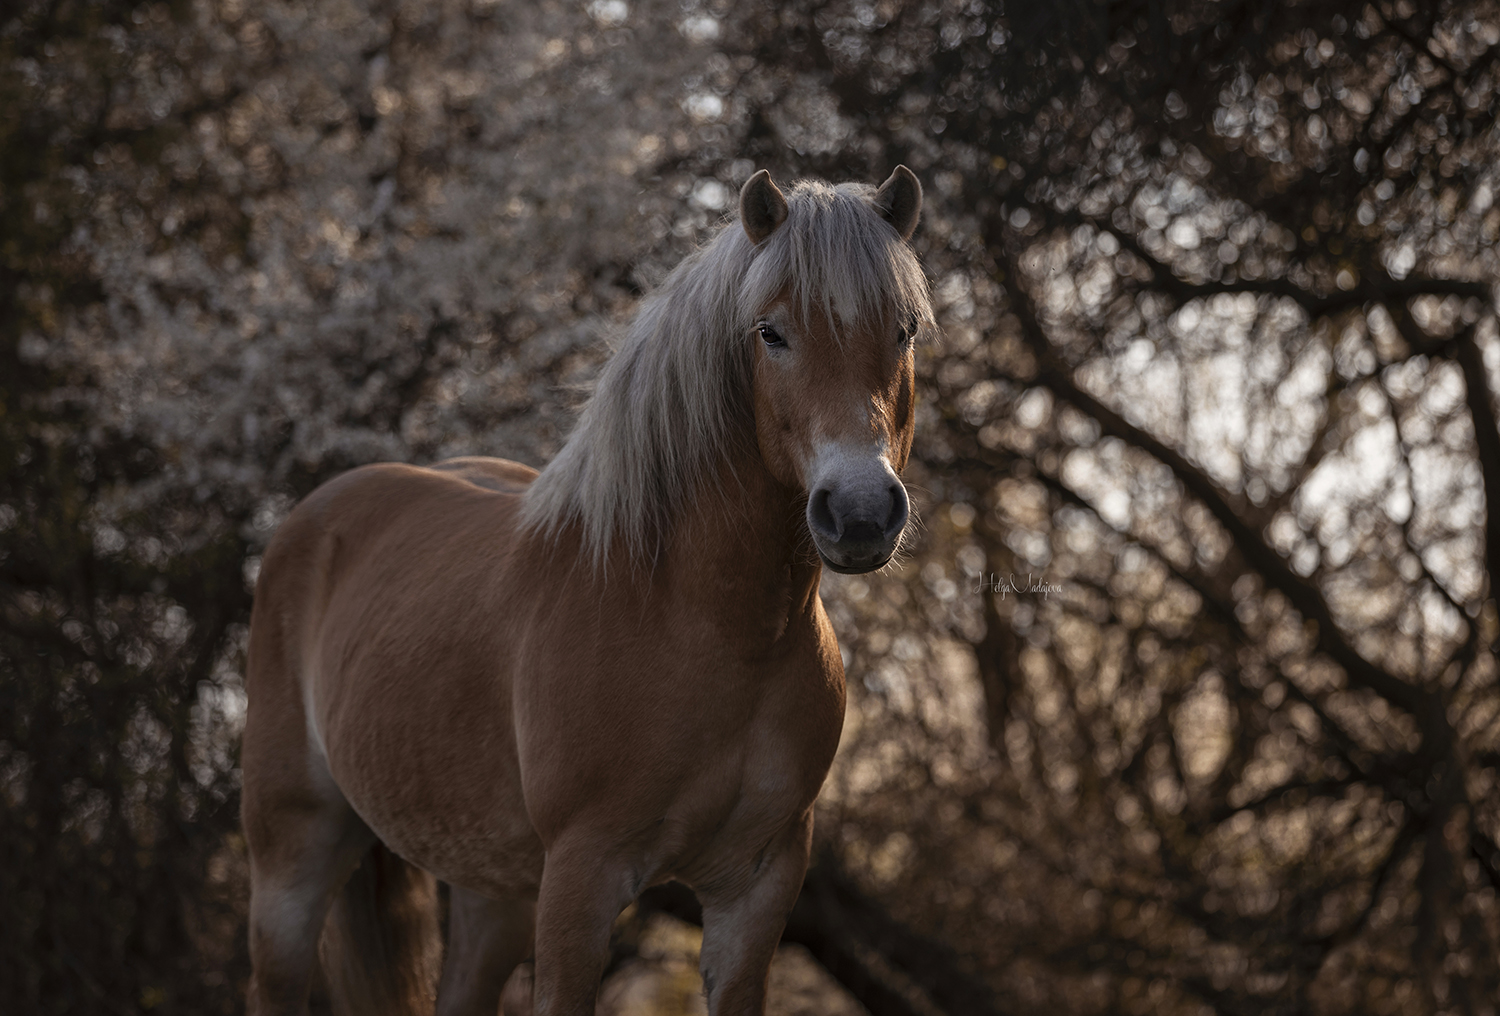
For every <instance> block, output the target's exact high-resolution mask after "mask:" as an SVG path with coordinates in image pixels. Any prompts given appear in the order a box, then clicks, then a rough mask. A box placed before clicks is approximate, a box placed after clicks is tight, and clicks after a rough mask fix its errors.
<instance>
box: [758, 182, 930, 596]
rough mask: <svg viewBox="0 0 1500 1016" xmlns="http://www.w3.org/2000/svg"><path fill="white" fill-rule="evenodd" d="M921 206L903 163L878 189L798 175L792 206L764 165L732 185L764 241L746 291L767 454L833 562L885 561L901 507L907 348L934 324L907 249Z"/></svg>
mask: <svg viewBox="0 0 1500 1016" xmlns="http://www.w3.org/2000/svg"><path fill="white" fill-rule="evenodd" d="M921 208H922V187H921V185H920V184H919V183H918V182H917V178H916V177H915V176H914V175H913V174H912V172H911V170H909V169H907V168H906V167H905V166H898V167H897V168H896V171H895V172H894V173H892V174H891V176H890V179H888V180H887V181H886V182H885V183H884V184H882V185H881V186H880V187H879V188H878V189H875V188H870V187H859V186H848V185H846V186H843V187H839V188H831V187H826V186H822V185H804V186H802V187H799V188H797V189H794V190H793V191H792V195H791V200H790V203H789V202H788V199H787V198H786V197H785V196H784V195H783V194H782V193H781V191H780V190H778V189H777V187H776V185H775V184H774V183H772V182H771V177H770V174H769V173H767V172H766V171H765V170H761V171H760V172H759V173H756V174H755V175H754V176H753V177H751V178H750V180H749V181H748V182H747V183H746V184H745V186H744V188H743V190H742V191H741V192H740V223H741V225H742V226H743V228H744V230H745V233H746V235H747V236H748V237H749V238H750V241H751V242H752V243H753V244H755V245H756V248H757V251H758V253H757V256H756V262H755V263H754V264H752V266H751V270H750V273H749V276H748V278H747V287H746V294H747V295H748V296H749V297H750V298H751V299H752V300H753V302H754V304H755V305H754V307H753V308H747V309H750V310H752V312H753V313H752V314H751V315H748V316H751V317H753V320H754V325H753V328H752V331H751V334H750V335H749V336H747V341H749V342H750V343H751V345H752V347H753V350H754V352H753V361H754V375H753V376H754V381H753V403H754V410H755V430H756V437H757V440H758V442H759V445H760V452H761V457H762V459H763V460H764V462H765V463H766V466H767V468H768V469H769V470H770V471H771V474H772V475H773V476H775V477H776V479H777V480H778V481H779V482H781V483H783V484H786V485H787V486H795V487H800V488H801V489H802V490H804V491H805V492H806V493H807V526H808V529H809V530H810V531H811V533H812V539H813V543H814V545H815V546H816V547H817V550H818V555H819V556H820V557H821V558H822V559H823V562H824V564H826V565H827V566H828V567H829V568H832V569H833V570H834V571H837V572H844V573H859V572H867V571H873V570H874V569H876V568H879V567H881V566H882V565H884V564H885V563H886V562H887V561H889V560H890V559H891V556H892V555H893V554H894V553H895V552H896V549H897V547H898V546H899V544H900V541H901V534H902V533H903V532H904V531H905V529H906V524H907V519H908V516H909V506H908V501H907V496H906V488H905V487H904V486H902V484H901V480H900V478H899V476H898V475H897V474H898V473H899V472H900V470H901V469H902V468H903V467H904V466H905V465H906V459H907V455H908V454H909V453H910V452H911V440H912V428H913V423H914V419H913V401H914V394H915V391H914V385H915V382H914V365H913V353H912V346H913V344H914V340H915V338H916V335H917V333H918V332H919V331H920V330H921V329H923V328H925V327H927V326H929V325H930V323H931V320H932V311H931V306H930V304H929V302H928V297H927V287H926V282H925V279H924V278H923V276H922V272H921V268H920V266H918V264H917V261H916V258H915V256H914V255H913V254H912V252H911V250H910V249H909V248H908V247H907V245H906V241H907V240H908V239H909V238H910V237H911V234H912V231H913V230H914V229H915V228H916V225H917V218H918V216H919V215H920V213H921Z"/></svg>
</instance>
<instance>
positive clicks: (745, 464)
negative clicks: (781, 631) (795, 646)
mask: <svg viewBox="0 0 1500 1016" xmlns="http://www.w3.org/2000/svg"><path fill="white" fill-rule="evenodd" d="M804 526H805V523H804V522H803V518H802V506H801V497H800V495H799V494H798V492H796V491H792V490H789V489H787V488H786V487H783V486H782V485H781V484H779V483H777V482H776V480H775V479H774V478H773V477H772V476H771V475H770V473H769V472H768V471H767V470H766V468H765V465H764V464H763V463H762V462H761V460H760V456H759V454H758V453H755V452H746V453H744V454H741V455H739V456H737V457H736V459H735V460H734V461H733V462H726V463H724V466H723V468H721V469H720V470H719V471H718V473H717V475H716V476H715V477H714V478H713V479H711V480H707V481H705V482H703V483H702V484H700V485H699V487H698V489H697V490H696V491H695V492H694V493H693V495H692V496H690V497H688V498H686V499H684V501H683V503H682V504H681V505H679V506H678V509H677V513H676V517H675V518H673V519H671V520H670V522H669V523H668V526H667V533H666V534H665V538H664V540H663V542H662V544H661V553H660V557H659V560H658V564H657V569H659V570H660V574H661V576H662V577H664V578H666V579H667V580H668V581H669V582H670V583H671V584H672V586H674V587H675V588H677V589H680V590H688V591H690V595H691V596H692V597H693V598H694V600H695V602H696V603H697V604H698V606H699V607H700V608H703V609H708V610H721V611H723V612H725V613H726V614H733V615H734V616H735V617H737V618H740V619H743V621H744V623H745V624H746V625H747V630H749V629H756V630H759V629H760V628H761V627H762V626H770V628H772V629H775V628H777V627H778V626H779V625H784V623H785V621H786V619H787V615H788V612H789V611H790V612H795V611H797V610H799V609H801V608H803V607H805V606H806V605H807V602H808V600H809V599H810V597H812V596H813V595H815V594H816V592H817V583H818V577H819V574H820V566H819V564H818V561H817V558H816V557H815V556H814V555H813V553H812V551H811V550H810V549H809V545H808V541H807V539H806V535H805V532H804V528H803V527H804ZM762 615H763V616H762Z"/></svg>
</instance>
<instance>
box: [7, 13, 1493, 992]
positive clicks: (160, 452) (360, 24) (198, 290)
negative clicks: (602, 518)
mask: <svg viewBox="0 0 1500 1016" xmlns="http://www.w3.org/2000/svg"><path fill="white" fill-rule="evenodd" d="M1497 68H1500V6H1497V5H1496V4H1494V3H1491V2H1485V0H1476V2H1464V3H1459V2H1450V0H1435V2H1431V3H1422V4H1418V3H1413V2H1410V0H1400V2H1377V3H1363V2H1344V0H1328V2H1321V3H1315V4H1314V3H1295V2H1286V0H1280V2H1271V3H1263V2H1254V3H1252V2H1248V0H1217V2H1215V0H1196V2H1188V0H1150V2H1146V0H1137V2H1132V0H1056V2H1053V3H1047V4H1025V5H1020V4H1009V5H1005V6H1001V5H999V4H993V5H986V4H981V3H977V2H963V0H940V2H895V0H881V2H878V3H865V2H831V3H811V2H794V3H778V4H769V3H746V4H736V5H730V4H728V3H725V2H720V0H707V2H700V0H684V2H682V3H678V4H666V3H656V2H654V0H652V2H644V0H643V2H639V3H627V2H626V0H593V2H589V3H578V4H574V3H562V2H542V3H513V2H510V0H435V2H427V3H416V2H402V0H369V2H366V0H317V2H312V3H299V2H290V0H284V2H267V3H262V4H254V5H252V4H246V3H243V2H241V0H176V2H173V3H144V4H139V5H135V4H125V3H115V2H113V0H104V2H96V3H85V2H82V0H25V2H23V3H22V4H21V5H20V6H19V8H18V9H16V10H15V11H14V12H12V13H7V14H4V15H0V475H3V483H0V799H3V812H0V816H3V818H0V927H3V928H4V929H5V933H4V935H3V937H0V1009H4V1010H5V1011H7V1012H11V1011H15V1012H33V1011H35V1012H54V1011H55V1012H73V1011H85V1012H97V1011H121V1012H137V1011H159V1012H199V1011H206V1012H211V1011H219V1010H233V1009H236V1008H237V1007H238V1006H239V1005H240V1001H239V1000H240V998H241V997H242V992H243V979H244V975H245V957H244V947H243V941H242V937H243V907H244V903H245V900H244V891H245V890H244V884H243V881H244V872H243V865H244V862H243V853H242V850H241V849H240V845H239V842H238V839H237V837H236V825H237V820H236V815H235V802H236V786H237V780H238V774H237V772H236V769H235V751H234V741H235V737H236V734H237V724H238V722H239V718H240V716H241V715H242V710H243V694H242V692H241V689H240V683H239V670H240V664H241V652H242V645H243V639H244V628H243V626H244V623H245V621H246V618H247V616H248V607H249V594H248V586H249V582H250V581H251V580H252V579H253V576H254V574H255V571H256V568H257V566H258V558H257V556H256V555H257V554H258V552H259V550H260V548H261V547H263V546H264V543H265V541H266V539H267V538H268V537H269V535H270V533H271V532H272V531H274V528H275V526H276V524H277V522H278V521H279V520H280V519H281V518H282V517H283V516H284V514H285V512H286V511H287V510H288V508H289V507H290V505H291V504H293V503H294V502H295V499H296V498H297V497H300V496H301V495H303V494H305V493H306V492H307V491H308V490H310V489H311V488H312V487H313V486H314V485H316V484H317V483H318V482H320V481H321V480H323V479H325V478H327V477H328V476H330V475H333V474H334V473H336V472H338V471H340V470H342V469H345V468H347V467H349V466H351V465H354V464H357V463H360V462H366V461H371V460H374V459H407V460H413V461H431V460H433V459H435V458H439V457H443V456H447V455H452V454H472V453H481V454H499V455H506V456H510V457H514V458H519V459H522V460H524V461H528V462H532V463H535V464H541V463H543V462H545V461H546V460H547V459H548V458H549V457H550V455H552V454H553V453H554V452H555V451H556V449H557V447H558V446H559V444H560V442H561V440H562V439H563V438H564V437H565V435H566V431H567V427H568V425H569V423H570V421H571V419H572V415H573V411H574V409H575V408H576V405H577V391H578V390H579V388H580V387H581V386H584V385H586V384H587V382H588V381H589V380H590V379H591V378H592V377H593V376H594V373H595V372H596V370H597V368H598V365H599V364H600V363H601V362H602V358H603V356H604V355H605V349H606V344H605V342H603V341H602V340H604V339H605V338H606V336H607V333H608V330H609V328H610V326H611V324H612V323H613V322H617V321H619V320H620V319H622V318H623V317H624V316H626V315H628V314H629V313H630V311H631V309H632V307H633V306H634V303H635V301H636V299H637V298H638V297H639V295H640V293H641V292H642V291H643V290H644V289H646V288H648V287H649V286H650V284H651V283H652V281H653V280H655V279H656V278H659V277H660V275H661V273H662V272H663V271H664V269H665V268H667V267H669V266H670V265H672V264H673V263H675V262H676V261H677V260H678V259H679V258H680V257H681V256H682V255H683V254H684V253H686V252H687V251H688V250H689V249H691V247H692V244H693V243H694V242H695V241H696V240H697V239H699V238H701V237H702V236H703V235H704V232H705V231H706V230H707V229H708V228H709V227H710V226H711V225H712V224H713V223H715V222H716V221H717V220H718V219H719V218H720V217H721V215H722V214H723V213H724V212H726V211H727V210H729V208H730V206H731V205H732V202H733V199H734V194H735V192H736V189H737V187H738V186H739V184H740V183H742V182H743V181H744V180H745V179H746V178H747V177H748V176H749V174H750V173H751V172H752V171H753V170H754V169H755V168H758V167H760V166H765V167H768V168H770V169H771V171H772V172H773V174H774V175H775V176H776V178H777V179H779V180H782V181H786V180H790V179H793V178H795V177H797V176H802V175H816V176H823V177H827V178H832V179H865V180H878V179H881V178H883V176H884V175H885V174H886V173H887V172H888V171H889V169H890V167H891V166H892V165H893V164H894V163H896V162H898V161H899V162H905V163H907V164H908V165H910V166H912V167H913V168H914V169H915V170H916V171H917V173H918V175H919V176H920V177H921V178H922V180H923V181H924V183H925V184H926V185H927V205H926V209H925V214H924V221H923V225H922V227H921V229H920V230H919V233H918V238H917V242H918V244H919V246H920V248H921V253H922V255H923V258H924V260H925V263H926V265H927V267H928V270H929V272H930V274H931V276H932V278H933V281H934V287H935V292H936V294H937V297H938V302H939V305H940V308H941V311H940V313H941V323H942V325H943V328H944V332H945V338H944V340H943V342H942V343H941V344H939V345H936V346H933V347H929V348H926V349H924V350H922V351H921V353H920V361H921V362H920V368H921V388H922V390H921V400H920V411H921V414H922V415H921V418H920V421H919V428H918V444H917V447H916V450H915V454H914V459H913V462H912V465H911V468H910V470H909V474H908V479H909V480H910V482H911V485H912V486H913V489H914V493H915V497H916V502H917V504H918V507H919V508H920V510H921V514H922V517H923V528H922V531H921V532H920V534H919V536H918V538H917V539H916V541H915V542H914V544H913V546H912V547H911V548H910V552H909V554H908V556H907V557H906V559H905V561H904V562H903V563H902V564H901V565H899V566H898V567H895V568H893V569H891V570H890V571H888V572H887V573H885V574H882V575H878V576H868V577H857V578H851V577H837V576H829V577H828V578H827V579H826V581H825V583H824V594H825V598H826V599H827V601H828V604H829V609H830V613H831V615H832V616H833V618H834V622H835V625H836V627H837V628H838V630H839V635H840V639H841V643H842V645H843V646H844V649H845V654H846V659H847V660H848V663H849V666H848V670H849V675H850V681H851V688H852V701H851V709H850V720H849V724H848V728H847V730H846V732H845V742H844V747H843V748H842V750H841V753H840V757H839V760H838V762H837V763H836V766H835V771H834V774H833V777H832V779H831V780H830V784H829V787H828V789H827V792H826V793H825V798H824V802H823V804H822V806H821V811H820V816H819V837H820V841H821V843H822V846H821V848H820V849H821V850H822V855H821V856H822V857H823V860H822V861H821V862H820V864H819V866H818V867H817V868H816V869H815V871H814V876H813V878H812V879H810V881H809V888H808V891H807V893H806V894H805V897H804V901H803V903H801V904H799V911H798V913H797V914H796V915H794V920H793V925H792V927H791V928H790V929H789V932H788V935H789V938H792V939H794V940H795V941H797V942H799V943H801V945H803V946H805V947H806V948H807V949H808V950H809V951H810V953H811V955H812V956H814V957H815V958H816V959H817V960H818V961H819V962H820V963H821V964H822V965H823V967H824V968H825V969H826V970H828V971H831V972H833V974H834V975H835V976H837V977H838V979H839V980H840V981H841V982H843V984H844V985H845V986H846V987H848V989H849V990H850V991H851V992H853V993H854V994H855V995H856V996H857V997H858V998H859V999H860V1000H861V1002H862V1003H863V1004H864V1005H865V1006H866V1008H867V1009H868V1010H869V1011H870V1012H871V1013H872V1014H875V1016H883V1014H884V1013H915V1012H933V1011H946V1012H952V1013H955V1014H957V1013H960V1012H963V1013H966V1014H967V1013H971V1012H982V1011H985V1010H989V1011H995V1012H999V1011H1029V1010H1034V1009H1045V1010H1048V1011H1059V1012H1078V1013H1092V1012H1148V1011H1150V1012H1160V1013H1174V1014H1175V1013H1183V1014H1189V1013H1191V1014H1198V1013H1201V1012H1210V1011H1211V1012H1224V1013H1241V1012H1244V1013H1251V1012H1253V1013H1271V1012H1304V1011H1312V1012H1324V1013H1344V1012H1390V1013H1398V1012H1399V1013H1424V1014H1425V1013H1438V1012H1472V1013H1493V1012H1494V1011H1495V999H1496V998H1497V997H1500V960H1497V957H1500V909H1497V900H1496V890H1497V886H1500V845H1497V837H1500V785H1497V783H1496V763H1497V761H1500V694H1497V684H1496V682H1497V670H1496V657H1495V653H1496V642H1497V639H1500V613H1497V604H1496V599H1495V585H1496V579H1495V578H1494V575H1495V574H1496V572H1497V570H1500V431H1497V429H1496V418H1495V407H1494V400H1493V389H1494V388H1495V386H1496V385H1497V384H1500V332H1497V327H1496V317H1495V293H1494V290H1493V280H1494V279H1495V278H1496V277H1497V267H1500V266H1497V259H1496V251H1495V241H1496V238H1497V236H1500V205H1497V204H1496V197H1497V194H1500V179H1497V174H1500V170H1497V169H1496V167H1497V166H1500V158H1497V156H1500V150H1497V148H1500V146H1497V137H1496V125H1495V116H1496V101H1497V95H1496V89H1497V86H1500V69H1497ZM643 913H644V912H643ZM645 919H646V918H645V917H644V916H643V917H642V920H645ZM663 927H665V926H663ZM662 934H667V933H666V932H662ZM672 934H676V933H675V932H674V933H672ZM658 937H660V936H658ZM678 937H679V938H680V937H681V936H680V935H679V936H678ZM632 941H634V940H633V939H632ZM641 941H642V942H645V943H647V944H646V945H645V946H643V947H642V948H641V949H640V955H639V956H638V957H637V958H636V959H635V960H629V961H627V962H625V963H624V964H622V965H621V966H620V967H619V972H618V973H617V974H616V975H615V976H616V978H617V980H615V981H612V985H613V987H612V988H611V989H609V990H612V991H614V992H615V996H618V997H621V998H625V997H631V998H646V997H648V996H649V995H650V994H651V992H653V991H656V990H657V988H661V987H662V985H670V984H671V983H675V982H672V981H671V978H673V977H677V976H678V975H681V974H682V973H683V971H682V970H680V969H678V968H679V967H682V965H683V964H682V962H680V960H681V956H679V955H678V954H679V953H682V952H683V950H684V949H688V951H689V952H690V951H691V950H690V949H689V948H688V946H686V945H683V944H682V942H678V941H677V939H676V938H672V937H671V935H668V937H667V939H664V940H663V941H671V942H677V944H675V945H671V947H670V948H667V947H666V946H663V947H661V948H657V947H656V946H652V945H650V942H651V941H654V940H653V939H651V937H650V936H649V935H646V936H645V937H644V938H642V939H641ZM684 941H685V940H684ZM653 949H655V952H653V951H652V950H653ZM658 953H659V954H660V955H657V954H658ZM653 956H655V957H656V960H659V965H661V967H662V970H663V971H664V972H665V973H664V974H663V976H664V977H665V978H666V980H662V981H659V982H657V984H656V987H650V986H644V982H641V981H640V980H639V975H640V972H641V967H640V966H639V964H642V963H649V962H653V960H652V957H653ZM631 963H636V964H637V966H634V967H631V966H630V964H631ZM674 964H675V965H674ZM627 968H629V971H633V972H630V973H629V977H626V974H627ZM667 968H670V969H667ZM632 979H633V980H632ZM689 979H690V978H689ZM662 990H665V988H663V989H662ZM632 992H633V993H634V994H632ZM606 994H608V991H607V992H606ZM615 996H610V997H615ZM653 997H663V996H653Z"/></svg>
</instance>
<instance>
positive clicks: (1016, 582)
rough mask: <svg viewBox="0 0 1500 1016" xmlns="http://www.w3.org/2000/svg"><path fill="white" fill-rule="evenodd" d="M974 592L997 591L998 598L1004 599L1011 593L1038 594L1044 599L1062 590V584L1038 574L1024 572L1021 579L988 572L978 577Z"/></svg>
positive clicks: (1021, 594)
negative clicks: (1023, 577) (1024, 575)
mask: <svg viewBox="0 0 1500 1016" xmlns="http://www.w3.org/2000/svg"><path fill="white" fill-rule="evenodd" d="M974 592H976V593H998V594H1000V599H1002V600H1003V599H1005V598H1006V597H1007V596H1009V595H1010V594H1011V593H1015V594H1016V595H1017V596H1040V597H1041V598H1042V599H1044V600H1045V599H1046V598H1047V597H1048V596H1050V595H1051V594H1053V593H1060V592H1062V586H1060V585H1058V584H1056V583H1055V582H1048V581H1047V580H1046V579H1045V578H1043V577H1042V576H1040V575H1032V574H1031V573H1030V572H1027V573H1026V578H1025V579H1021V578H1020V577H1018V576H1016V575H1000V574H998V573H997V572H990V573H989V574H988V575H981V576H980V577H979V585H978V586H976V587H975V589H974Z"/></svg>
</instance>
